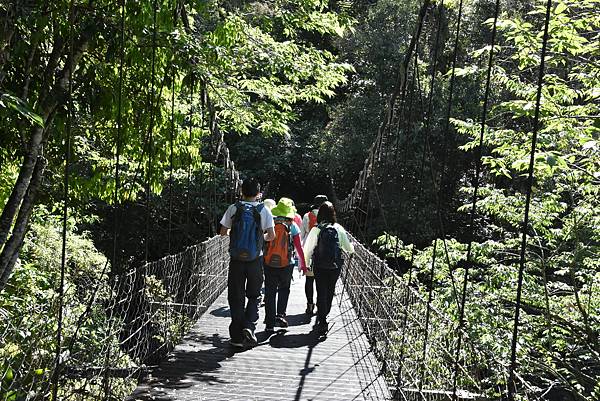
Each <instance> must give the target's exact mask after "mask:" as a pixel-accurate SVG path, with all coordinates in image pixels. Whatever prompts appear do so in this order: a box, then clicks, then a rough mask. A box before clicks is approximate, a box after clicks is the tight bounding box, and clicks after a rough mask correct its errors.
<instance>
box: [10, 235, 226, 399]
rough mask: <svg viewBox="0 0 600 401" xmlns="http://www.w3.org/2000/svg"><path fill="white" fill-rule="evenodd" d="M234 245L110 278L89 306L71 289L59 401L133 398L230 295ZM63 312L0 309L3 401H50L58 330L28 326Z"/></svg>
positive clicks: (220, 243) (207, 245) (206, 246)
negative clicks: (145, 376)
mask: <svg viewBox="0 0 600 401" xmlns="http://www.w3.org/2000/svg"><path fill="white" fill-rule="evenodd" d="M227 244H228V243H227V238H226V237H220V236H218V237H213V238H211V239H209V240H206V241H204V242H202V243H200V244H197V245H194V246H191V247H189V248H187V249H186V250H185V251H183V252H181V253H179V254H176V255H171V256H167V257H165V258H162V259H160V260H158V261H155V262H151V263H147V264H145V265H143V266H140V267H138V268H135V269H132V270H130V271H127V272H124V273H123V274H119V275H115V276H114V277H108V274H106V273H104V276H102V277H97V278H96V282H90V281H86V282H85V283H83V284H84V285H85V286H89V287H90V288H92V290H91V291H89V292H88V294H91V295H89V299H85V300H84V302H81V303H73V302H70V298H71V297H77V296H78V289H77V288H75V287H72V288H67V289H66V292H65V297H66V298H65V304H64V305H65V314H64V318H65V321H64V327H65V332H64V336H63V338H64V342H63V347H62V348H61V354H60V355H61V361H60V368H59V371H58V375H59V386H58V399H60V400H116V399H123V398H124V397H125V396H126V395H127V394H129V393H130V392H131V391H132V390H133V388H135V386H136V384H137V378H138V377H139V376H140V375H141V374H142V373H144V371H146V370H147V369H148V368H149V367H150V366H152V365H155V364H156V363H158V361H159V360H160V359H161V358H162V357H164V356H165V355H166V354H167V353H168V352H169V351H170V350H171V349H172V348H173V347H174V346H175V344H177V342H178V341H179V340H180V339H181V338H182V336H183V335H184V334H185V333H186V332H187V330H188V329H189V328H190V327H191V325H192V324H193V322H195V321H196V319H197V318H198V317H199V316H200V315H201V314H202V313H203V312H204V311H205V310H206V309H207V308H208V306H209V305H210V304H211V303H212V302H213V301H214V300H215V299H216V298H217V297H218V296H219V295H220V294H221V293H222V291H223V290H224V289H225V287H226V284H227V265H228V260H229V254H228V246H227ZM49 296H52V295H49ZM70 305H79V309H77V308H70ZM82 305H85V308H84V309H83V310H82V309H81V308H82ZM55 309H56V305H55V303H54V304H53V303H51V302H48V303H31V304H29V305H27V308H26V309H23V308H15V309H13V310H15V311H19V315H18V316H14V314H15V313H10V312H7V310H6V309H2V308H0V311H2V312H1V313H3V316H2V319H1V320H0V356H1V360H0V366H1V367H2V370H1V371H0V400H2V401H9V400H11V401H12V400H43V399H48V398H49V394H50V390H51V380H50V377H51V375H52V374H53V372H52V369H49V368H48V366H52V361H53V355H52V353H49V352H48V351H47V350H48V349H52V348H51V347H49V346H48V344H51V343H52V341H54V332H52V331H47V332H41V331H40V332H24V331H23V327H27V325H26V324H25V323H26V321H27V320H28V319H43V316H52V313H55V312H56V311H55ZM44 350H46V351H44Z"/></svg>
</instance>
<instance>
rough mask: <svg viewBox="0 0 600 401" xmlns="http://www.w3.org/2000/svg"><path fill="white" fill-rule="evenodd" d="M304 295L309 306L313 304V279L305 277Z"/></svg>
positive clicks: (312, 277)
mask: <svg viewBox="0 0 600 401" xmlns="http://www.w3.org/2000/svg"><path fill="white" fill-rule="evenodd" d="M304 293H305V294H306V302H307V303H309V304H314V303H315V295H314V294H315V277H314V276H306V282H305V283H304Z"/></svg>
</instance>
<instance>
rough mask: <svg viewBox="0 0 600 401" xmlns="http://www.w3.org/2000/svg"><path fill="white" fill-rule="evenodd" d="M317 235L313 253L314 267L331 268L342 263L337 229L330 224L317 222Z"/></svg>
mask: <svg viewBox="0 0 600 401" xmlns="http://www.w3.org/2000/svg"><path fill="white" fill-rule="evenodd" d="M317 227H318V228H319V230H320V231H319V237H318V239H317V247H316V248H315V252H314V255H313V261H314V268H315V269H324V270H333V269H340V268H341V267H342V265H343V264H344V259H343V258H342V249H341V248H340V238H339V234H338V231H337V230H336V229H335V227H334V226H333V225H331V224H319V225H318V226H317Z"/></svg>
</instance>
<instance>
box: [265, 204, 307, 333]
mask: <svg viewBox="0 0 600 401" xmlns="http://www.w3.org/2000/svg"><path fill="white" fill-rule="evenodd" d="M271 212H272V213H273V219H274V222H275V240H274V241H271V242H268V243H267V244H266V245H265V252H264V265H265V315H266V317H265V326H266V327H265V331H266V332H267V333H272V332H273V331H274V330H275V328H274V327H275V325H277V326H280V327H287V326H288V322H287V320H286V309H287V304H288V298H289V295H290V284H291V281H292V274H293V272H294V249H295V250H296V252H297V253H298V256H299V260H300V268H301V269H302V270H304V271H305V270H306V266H305V264H304V252H302V242H301V239H300V227H298V225H297V224H296V223H295V222H294V214H295V212H296V208H295V207H294V204H293V202H292V200H291V199H288V198H281V199H280V200H279V202H278V203H277V206H275V207H274V208H273V209H272V210H271ZM276 298H277V299H276Z"/></svg>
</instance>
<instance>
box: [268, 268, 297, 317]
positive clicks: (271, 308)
mask: <svg viewBox="0 0 600 401" xmlns="http://www.w3.org/2000/svg"><path fill="white" fill-rule="evenodd" d="M293 271H294V266H293V265H290V266H287V267H270V266H265V315H266V316H265V324H266V325H267V326H268V327H273V326H274V325H275V315H276V314H277V315H281V316H285V312H286V310H287V304H288V299H289V297H290V284H291V282H292V273H293ZM275 298H277V300H275Z"/></svg>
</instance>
